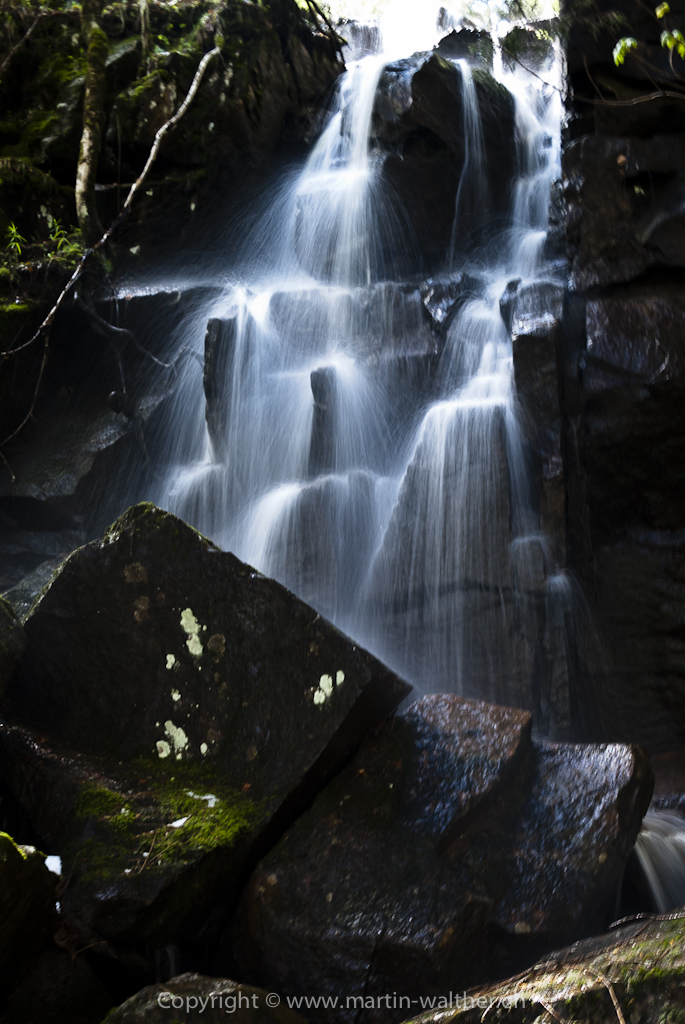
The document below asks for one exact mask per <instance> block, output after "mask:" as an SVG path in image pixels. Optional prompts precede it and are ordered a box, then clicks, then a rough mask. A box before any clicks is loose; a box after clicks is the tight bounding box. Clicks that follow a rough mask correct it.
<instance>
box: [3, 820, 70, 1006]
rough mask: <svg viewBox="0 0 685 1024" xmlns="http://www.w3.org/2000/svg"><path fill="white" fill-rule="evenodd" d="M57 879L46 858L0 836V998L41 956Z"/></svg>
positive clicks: (51, 920) (48, 926)
mask: <svg viewBox="0 0 685 1024" xmlns="http://www.w3.org/2000/svg"><path fill="white" fill-rule="evenodd" d="M56 883H57V878H56V876H55V875H54V874H52V873H51V872H50V871H48V869H47V868H46V867H45V858H44V856H43V854H41V853H38V852H37V851H36V850H34V849H33V847H31V846H18V845H17V844H16V843H15V842H14V840H13V839H12V838H11V837H10V836H8V835H7V834H6V833H5V832H0V907H2V917H1V918H0V996H4V995H6V994H7V992H8V991H9V990H10V989H11V988H12V987H13V986H14V984H15V983H16V981H17V978H18V977H20V976H21V975H22V974H23V973H24V971H25V970H26V969H27V968H28V966H29V965H30V963H31V960H32V959H33V958H34V957H36V956H37V955H38V953H39V952H40V950H41V948H42V946H43V945H44V943H45V941H46V939H47V938H48V935H49V932H50V926H51V925H52V924H54V921H55V917H56V914H55V900H56Z"/></svg>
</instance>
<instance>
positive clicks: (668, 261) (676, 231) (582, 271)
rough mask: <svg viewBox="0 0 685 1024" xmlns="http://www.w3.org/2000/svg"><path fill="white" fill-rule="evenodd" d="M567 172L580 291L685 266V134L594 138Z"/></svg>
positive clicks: (572, 150)
mask: <svg viewBox="0 0 685 1024" xmlns="http://www.w3.org/2000/svg"><path fill="white" fill-rule="evenodd" d="M564 170H565V174H566V189H565V195H566V199H567V202H568V203H569V214H568V222H567V224H568V228H567V231H568V237H569V243H570V255H571V257H572V266H571V284H572V286H573V287H574V288H575V289H576V290H579V289H587V288H591V287H593V286H597V285H602V286H605V285H608V284H613V283H615V282H620V281H626V280H630V279H632V278H634V277H637V276H638V275H639V274H641V273H642V272H643V271H645V270H646V269H647V268H649V267H653V266H667V267H683V266H685V242H684V241H683V239H684V238H685V230H684V228H685V220H684V217H683V200H684V199H685V139H683V138H682V137H677V138H673V137H672V136H663V135H661V136H656V137H654V138H651V139H634V138H616V137H606V136H604V135H602V136H588V137H586V138H583V139H580V140H578V141H577V142H574V143H573V144H572V145H570V146H568V147H567V148H566V152H565V157H564Z"/></svg>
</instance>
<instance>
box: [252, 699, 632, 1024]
mask: <svg viewBox="0 0 685 1024" xmlns="http://www.w3.org/2000/svg"><path fill="white" fill-rule="evenodd" d="M651 784H652V783H651V775H650V772H649V766H648V763H647V760H646V758H645V757H644V755H643V754H642V753H641V752H640V751H639V750H638V749H636V748H633V749H631V748H627V747H618V746H614V747H610V746H608V747H580V746H562V745H550V744H548V745H542V746H533V745H532V744H531V740H530V716H529V715H528V714H527V713H525V712H522V711H516V710H513V709H505V708H498V707H494V706H492V705H486V704H483V703H481V702H475V701H474V702H472V701H467V700H464V699H462V698H458V697H453V696H445V695H435V696H432V697H426V698H423V699H422V700H420V701H418V702H417V703H416V704H414V705H412V707H411V708H410V709H409V710H408V711H407V712H406V713H404V714H403V715H400V716H398V717H396V718H395V719H394V720H393V721H391V722H390V723H388V724H387V725H386V726H385V727H384V728H383V729H382V730H381V731H380V732H379V734H378V735H377V736H376V737H375V738H373V739H368V740H367V741H365V743H364V745H363V746H362V748H361V749H360V751H359V752H358V753H357V755H356V756H355V758H354V759H353V761H352V762H351V764H350V765H349V766H348V767H347V768H346V769H345V770H344V771H343V772H342V773H341V774H340V775H339V776H338V777H337V778H336V779H335V780H334V781H333V782H332V783H331V785H330V786H329V787H328V788H327V789H326V790H325V791H324V792H323V793H321V794H320V795H319V796H318V797H317V799H316V801H315V803H314V805H313V807H312V809H311V810H310V811H308V812H307V813H306V814H305V815H304V816H303V817H302V818H301V819H300V820H299V821H298V822H297V823H296V824H295V826H294V827H293V828H292V829H290V830H289V831H288V832H287V833H286V835H285V836H284V837H283V839H282V840H281V841H280V843H279V844H278V845H277V846H276V847H275V848H274V850H273V851H272V852H271V853H270V854H269V855H268V856H267V857H266V858H265V859H264V860H263V861H262V862H261V864H260V865H259V867H258V868H257V870H256V872H255V873H254V875H253V877H252V879H251V881H250V884H249V887H248V889H247V890H246V893H245V895H244V897H243V900H242V904H241V908H240V912H239V915H238V922H237V924H236V931H235V934H236V936H238V938H237V944H236V950H235V952H236V955H237V956H238V957H239V959H240V960H241V961H242V964H243V967H244V969H245V971H248V972H250V976H251V977H253V978H255V979H258V980H259V982H260V983H261V984H265V985H270V986H273V987H276V988H278V989H279V990H280V991H283V992H285V993H287V994H295V995H298V994H304V993H307V992H313V991H314V992H316V993H317V994H322V995H339V994H340V993H341V992H344V993H349V994H350V995H353V996H355V997H357V998H355V999H353V1000H348V1001H347V1004H346V1006H344V1007H342V1008H341V1007H340V1004H339V1005H338V1008H337V1009H335V1010H334V1011H332V1010H330V1009H328V1010H326V1009H317V1011H316V1016H315V1017H314V1018H313V1019H315V1020H317V1021H326V1020H331V1021H332V1020H336V1021H340V1020H342V1021H353V1020H355V1021H370V1020H373V1021H391V1020H402V1019H403V1018H405V1017H406V1016H407V1013H408V1011H409V1012H410V1008H409V1007H408V1005H407V1004H406V1003H405V1004H398V1003H396V1002H395V1003H393V1001H392V999H391V1001H390V1004H388V1003H387V1002H385V994H387V993H393V992H394V993H395V994H397V995H399V994H402V995H404V996H406V997H409V998H410V999H412V1000H416V1002H414V1003H412V1008H413V1009H415V1008H416V1007H417V1006H418V1005H419V1002H418V1000H419V997H420V996H426V995H436V996H437V995H444V993H445V992H447V991H450V990H451V991H455V990H456V991H461V990H462V989H463V988H464V987H466V986H468V985H470V984H473V983H474V982H476V981H478V980H479V979H484V978H486V977H488V976H493V975H494V976H496V975H497V974H501V973H503V971H504V970H506V969H508V968H512V967H514V966H523V964H524V963H525V962H531V961H532V960H533V958H534V957H535V956H538V955H540V954H541V953H542V952H543V951H545V950H548V949H550V948H552V947H553V946H554V944H555V943H556V944H558V943H559V942H563V941H569V940H570V939H572V938H578V937H580V936H581V935H584V934H588V933H591V932H592V931H593V930H596V929H597V928H598V927H601V926H602V924H603V923H605V920H606V916H607V915H608V914H610V913H611V910H612V909H613V901H614V898H615V894H616V888H617V886H618V882H619V880H620V876H621V872H622V869H623V865H624V862H625V860H626V858H627V856H628V853H629V851H630V848H631V846H632V844H633V842H634V841H635V837H636V835H637V832H638V829H639V825H640V820H641V818H642V814H643V813H644V811H645V809H646V807H647V804H648V802H649V799H650V796H651Z"/></svg>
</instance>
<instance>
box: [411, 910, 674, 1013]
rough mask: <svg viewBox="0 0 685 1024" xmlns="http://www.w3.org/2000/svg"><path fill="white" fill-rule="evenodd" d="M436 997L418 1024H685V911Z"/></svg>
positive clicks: (633, 924) (593, 940) (629, 925)
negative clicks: (484, 1023) (517, 974)
mask: <svg viewBox="0 0 685 1024" xmlns="http://www.w3.org/2000/svg"><path fill="white" fill-rule="evenodd" d="M432 1005H433V1008H432V1009H431V1010H429V1011H428V1012H426V1013H423V1014H419V1015H418V1016H412V1017H410V1020H411V1022H412V1024H438V1022H439V1024H452V1021H454V1022H458V1024H480V1022H481V1021H482V1020H484V1019H487V1020H488V1021H492V1022H493V1024H534V1022H536V1021H539V1022H542V1021H551V1020H557V1021H583V1024H616V1022H617V1021H620V1020H622V1021H625V1024H657V1022H659V1024H680V1022H681V1021H683V1020H685V919H683V917H677V916H676V915H674V919H673V920H665V921H663V920H662V921H659V920H655V921H637V922H633V923H631V924H628V925H626V926H624V927H622V928H617V929H616V930H615V931H613V932H611V933H609V934H607V935H604V936H601V937H599V938H596V939H589V940H587V941H586V942H580V943H577V944H576V945H575V946H572V947H571V948H569V949H565V950H562V951H561V952H559V953H552V954H550V955H549V956H547V957H545V959H544V960H543V961H542V962H541V963H539V964H537V965H536V966H535V967H532V968H530V970H528V971H526V972H525V973H524V974H523V975H521V976H520V977H517V978H512V979H511V980H510V981H504V982H498V983H497V984H496V985H491V986H488V987H487V988H482V989H477V990H476V989H474V990H471V991H470V992H467V993H458V994H457V996H456V998H455V997H452V998H451V1000H448V999H447V998H443V999H442V1000H441V999H439V998H437V999H435V1000H433V1004H432ZM484 1011H485V1013H484ZM407 1024H409V1022H407Z"/></svg>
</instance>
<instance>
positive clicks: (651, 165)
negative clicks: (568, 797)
mask: <svg viewBox="0 0 685 1024" xmlns="http://www.w3.org/2000/svg"><path fill="white" fill-rule="evenodd" d="M595 6H596V8H597V9H596V10H594V8H593V11H592V14H591V15H590V14H587V13H586V12H584V11H583V10H582V9H580V8H578V7H576V8H575V9H574V10H575V22H574V25H573V28H572V31H571V35H570V38H569V42H568V85H569V93H568V114H569V120H568V124H567V127H566V130H565V139H564V147H563V189H564V197H565V200H566V211H567V213H566V232H567V240H568V253H569V260H570V271H569V288H568V291H567V293H566V298H565V305H564V314H563V330H562V332H561V336H560V339H559V346H558V366H559V378H560V394H561V398H562V407H563V453H564V473H565V480H566V502H567V504H566V510H567V528H568V534H567V543H568V559H569V564H570V565H571V567H572V568H573V569H574V570H575V571H576V572H577V574H578V576H579V578H580V579H581V580H582V583H583V586H584V588H585V589H586V593H587V594H588V596H589V598H590V601H591V604H592V606H593V609H594V614H595V624H596V628H597V631H598V634H599V636H600V638H601V640H602V645H601V646H602V649H603V652H604V653H603V655H602V656H601V657H600V656H598V655H597V654H596V653H595V654H593V653H590V652H589V651H588V650H581V651H580V652H579V663H580V665H579V668H580V671H579V679H580V687H581V689H582V690H583V692H584V693H585V695H586V698H587V700H588V702H589V703H590V704H591V706H592V708H593V710H592V712H591V713H590V714H589V715H588V716H587V717H586V721H585V728H586V729H587V730H588V732H590V733H594V734H595V735H596V734H597V733H599V732H601V733H602V735H604V736H607V735H611V736H614V737H627V736H630V737H631V739H632V740H633V741H639V742H643V743H645V744H647V746H649V747H650V748H651V750H652V751H657V750H668V749H671V748H674V747H678V746H681V745H682V743H683V736H684V735H685V660H684V658H685V634H684V633H683V621H684V613H685V590H684V589H683V583H684V576H683V569H684V559H685V532H684V531H685V506H684V505H683V493H684V486H685V458H684V455H683V453H684V452H685V418H684V415H683V387H684V385H685V368H684V365H683V359H684V357H685V350H684V348H683V346H684V344H685V299H684V296H685V273H684V271H685V231H684V228H685V222H684V219H683V209H684V207H683V200H684V197H685V191H684V190H685V134H684V132H685V81H684V80H683V72H684V71H685V64H684V62H683V60H682V59H681V58H680V57H678V56H677V55H676V56H674V57H672V59H671V60H669V52H668V50H667V49H664V48H663V47H661V46H660V45H659V37H660V32H661V31H662V30H663V29H664V28H673V27H677V26H679V25H680V24H681V22H682V20H683V14H684V13H685V12H684V10H683V5H682V4H673V5H671V6H672V13H671V14H670V15H667V16H666V19H665V21H664V20H663V19H662V20H660V19H658V18H657V17H656V16H655V15H654V14H652V11H651V7H649V6H647V5H640V4H637V3H633V2H623V3H619V4H618V5H617V4H614V3H611V4H608V3H601V2H600V3H599V4H597V5H595ZM617 14H618V15H620V17H621V19H622V20H617ZM619 36H632V37H634V38H635V40H636V41H637V46H636V47H635V48H634V49H633V50H631V51H629V53H628V55H627V57H626V60H625V63H624V64H623V65H621V66H616V65H615V64H614V62H613V60H612V49H613V46H614V44H615V43H616V40H617V38H618V37H619Z"/></svg>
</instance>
